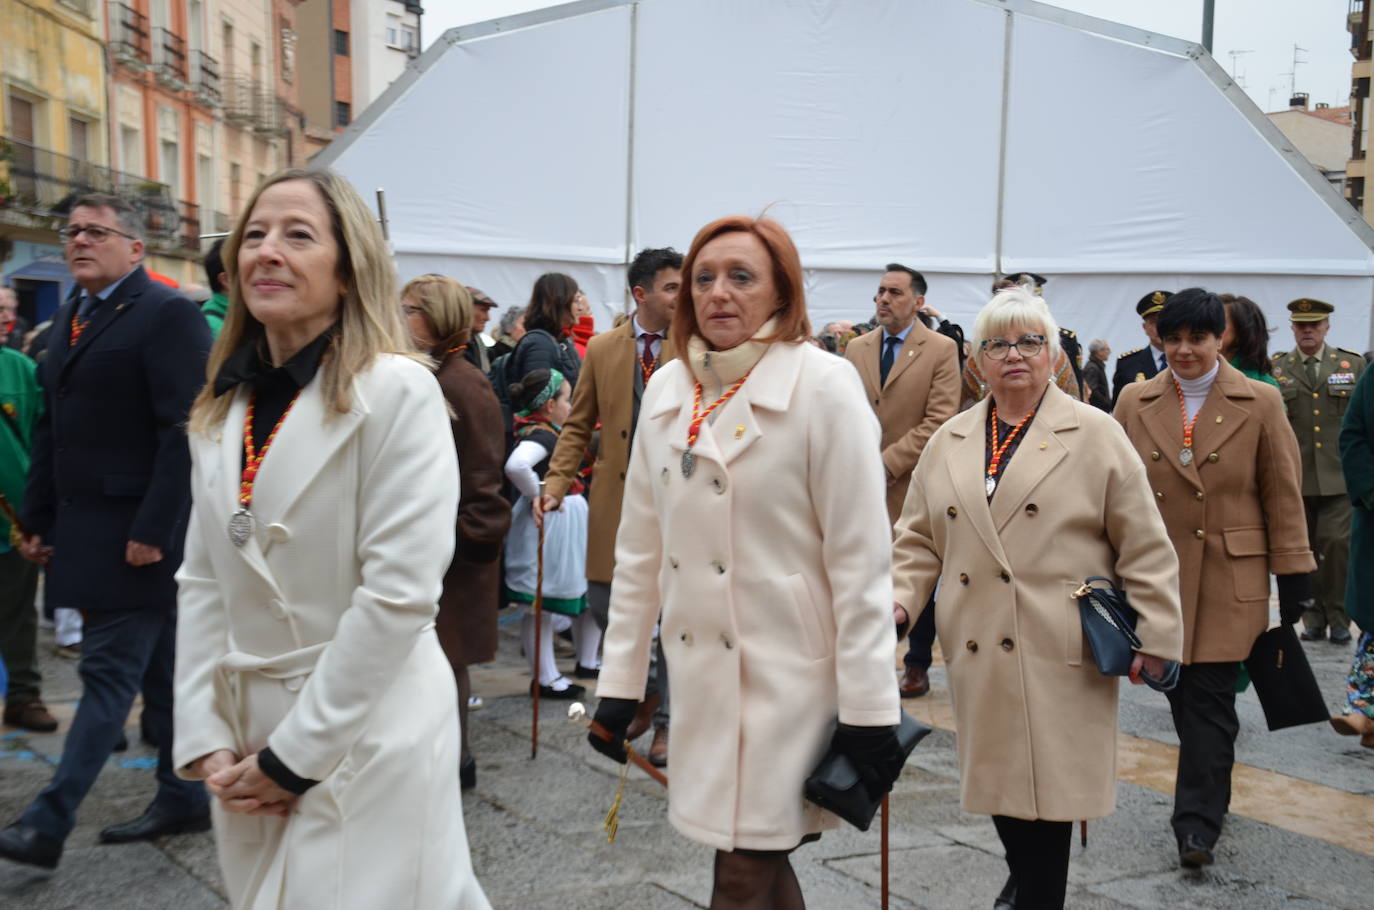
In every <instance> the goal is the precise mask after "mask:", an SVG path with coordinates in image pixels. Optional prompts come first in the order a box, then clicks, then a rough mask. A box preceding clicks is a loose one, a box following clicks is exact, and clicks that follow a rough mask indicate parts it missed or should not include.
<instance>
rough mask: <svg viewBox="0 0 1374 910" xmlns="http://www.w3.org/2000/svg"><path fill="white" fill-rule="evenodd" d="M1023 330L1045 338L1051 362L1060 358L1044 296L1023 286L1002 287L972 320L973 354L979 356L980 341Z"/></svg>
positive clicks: (1055, 329) (1056, 329)
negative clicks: (1033, 292) (1037, 294)
mask: <svg viewBox="0 0 1374 910" xmlns="http://www.w3.org/2000/svg"><path fill="white" fill-rule="evenodd" d="M1016 328H1019V329H1025V330H1026V331H1029V332H1036V333H1038V334H1040V335H1044V336H1045V343H1046V344H1047V345H1048V347H1049V349H1050V360H1051V361H1054V360H1057V359H1058V358H1059V325H1058V323H1056V322H1055V321H1054V317H1053V316H1051V315H1050V308H1049V307H1048V306H1046V305H1045V299H1044V298H1043V297H1037V296H1036V295H1035V294H1032V293H1031V292H1030V291H1028V290H1026V289H1025V288H1023V287H1011V288H1004V289H1003V290H1000V291H998V292H997V293H996V294H994V295H993V298H992V299H991V300H989V301H988V302H987V305H986V306H984V307H983V308H982V309H981V310H979V311H978V316H977V317H976V318H975V319H974V320H973V339H972V341H973V353H974V354H975V355H979V356H981V355H982V353H983V342H984V341H986V340H987V339H990V338H1001V337H1002V336H1003V335H1005V334H1006V333H1007V332H1009V331H1010V330H1012V329H1016Z"/></svg>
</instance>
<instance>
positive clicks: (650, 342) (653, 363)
mask: <svg viewBox="0 0 1374 910" xmlns="http://www.w3.org/2000/svg"><path fill="white" fill-rule="evenodd" d="M640 337H641V338H643V339H644V353H642V354H640V355H639V370H640V373H641V374H642V375H643V377H644V384H645V385H648V384H649V377H650V376H652V375H653V374H654V368H655V367H657V366H658V358H657V357H655V356H654V342H655V341H658V339H659V336H658V335H655V334H653V333H652V332H645V333H644V334H643V335H641V336H640Z"/></svg>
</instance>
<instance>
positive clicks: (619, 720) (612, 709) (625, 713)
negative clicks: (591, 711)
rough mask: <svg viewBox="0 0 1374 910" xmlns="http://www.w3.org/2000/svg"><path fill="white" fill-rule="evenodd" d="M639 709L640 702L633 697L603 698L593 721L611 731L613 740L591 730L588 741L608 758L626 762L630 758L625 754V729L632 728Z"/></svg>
mask: <svg viewBox="0 0 1374 910" xmlns="http://www.w3.org/2000/svg"><path fill="white" fill-rule="evenodd" d="M638 709H639V702H637V701H635V700H634V699H632V698H603V699H601V703H600V704H598V705H597V706H596V716H595V717H593V718H592V722H593V723H595V724H598V725H599V726H601V727H602V728H604V729H605V730H606V732H608V733H610V734H611V740H610V742H607V741H606V740H604V739H602V738H601V737H599V736H597V735H596V731H595V730H590V731H588V732H587V742H589V743H591V744H592V748H593V749H595V750H596V751H598V752H600V753H601V754H602V755H604V756H606V757H607V758H610V759H614V760H615V761H618V762H620V764H622V765H623V764H625V762H627V761H629V760H630V757H629V756H628V755H626V754H625V731H626V730H628V729H630V721H632V720H634V717H635V711H637V710H638Z"/></svg>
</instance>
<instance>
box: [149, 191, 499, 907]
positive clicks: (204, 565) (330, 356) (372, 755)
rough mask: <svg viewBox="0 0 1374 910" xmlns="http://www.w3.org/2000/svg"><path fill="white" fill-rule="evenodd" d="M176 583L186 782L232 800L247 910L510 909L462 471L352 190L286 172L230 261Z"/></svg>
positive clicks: (251, 212) (245, 220)
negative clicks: (450, 626) (463, 720)
mask: <svg viewBox="0 0 1374 910" xmlns="http://www.w3.org/2000/svg"><path fill="white" fill-rule="evenodd" d="M224 261H225V265H226V267H227V271H228V273H229V300H230V303H229V311H228V313H227V315H226V317H225V322H224V329H223V331H222V332H221V333H220V336H219V338H218V340H217V341H216V344H215V347H214V349H213V350H212V352H211V355H210V362H209V368H208V374H209V383H208V384H207V385H206V387H205V389H204V390H203V391H202V392H201V395H200V397H199V398H198V399H197V400H196V403H195V405H194V407H193V409H192V412H191V420H190V439H191V454H192V464H193V470H192V496H193V509H192V514H191V524H190V528H189V530H188V533H187V538H186V558H185V562H184V563H183V565H182V568H181V571H180V572H179V573H178V574H177V581H178V583H179V585H180V597H179V601H178V606H179V609H180V617H179V622H178V638H177V643H178V646H179V647H180V649H181V650H180V652H179V653H178V655H177V674H176V717H175V723H176V743H175V748H174V760H175V762H176V765H177V767H178V769H179V773H181V774H182V775H183V776H185V777H189V778H201V779H204V780H205V781H206V784H207V786H208V787H209V788H210V791H211V792H212V793H213V794H214V795H215V796H216V797H218V799H217V801H216V802H217V805H216V811H215V834H216V842H217V845H218V847H219V855H220V863H221V867H222V869H223V872H224V881H225V886H226V888H227V890H228V892H229V896H230V900H231V902H232V904H233V906H234V907H235V908H254V910H267V908H278V907H282V908H286V907H289V908H292V910H295V908H359V910H364V908H366V910H372V908H376V907H386V906H408V907H445V908H450V907H454V908H465V910H466V908H477V910H484V908H487V907H488V904H487V900H486V898H485V896H484V895H483V894H482V890H481V888H480V887H479V886H478V885H477V882H476V880H475V878H474V877H473V873H472V865H471V861H470V859H469V856H468V847H467V839H466V835H465V833H464V829H463V816H462V808H461V805H460V802H459V792H458V775H457V773H456V769H457V767H458V752H459V745H458V722H457V714H456V711H455V710H454V699H455V697H456V696H455V691H454V683H453V673H452V671H451V670H450V669H449V666H448V662H447V661H446V660H445V658H444V654H443V651H442V650H441V649H440V647H439V642H438V639H437V638H436V636H435V631H434V618H435V614H436V610H437V607H436V604H437V600H438V597H439V592H440V588H441V582H442V579H443V576H444V570H445V569H446V568H447V567H448V564H449V560H450V557H451V556H452V553H453V544H454V520H453V516H454V514H455V512H456V509H457V503H458V466H457V463H456V461H455V459H454V456H453V443H452V437H451V435H450V433H449V429H448V413H447V410H446V408H445V406H444V399H443V396H442V394H441V392H440V389H439V386H438V384H437V383H436V382H435V379H434V376H433V374H432V373H431V372H430V371H429V369H427V368H426V366H425V365H424V364H423V363H421V362H419V360H418V359H416V358H415V357H414V356H412V355H408V354H402V353H399V352H405V351H409V350H410V341H409V338H408V337H407V334H406V331H405V328H404V325H403V323H402V321H401V315H400V311H399V308H398V306H397V303H396V300H397V298H396V291H395V276H394V273H393V271H392V266H391V263H390V262H389V259H388V255H387V250H386V245H385V242H384V241H383V239H382V237H381V234H380V232H379V231H378V229H377V226H376V224H375V222H374V221H373V219H372V217H371V214H370V213H369V212H368V210H367V207H366V205H364V203H363V202H362V200H361V199H360V198H359V197H358V194H357V193H356V192H355V191H354V190H353V189H352V187H350V186H349V185H348V184H347V183H346V182H345V181H343V180H342V179H341V178H340V177H338V176H337V175H334V174H332V173H329V172H316V171H310V172H307V171H299V170H293V171H283V172H282V173H279V174H277V175H276V176H274V177H272V178H271V179H269V180H268V181H267V182H266V183H265V184H264V185H263V186H262V187H261V188H259V190H258V192H257V193H256V194H255V196H254V197H253V199H252V200H251V201H250V203H249V204H248V206H247V208H246V209H245V214H244V215H243V216H242V218H241V219H240V221H239V223H238V225H237V226H236V227H235V229H234V232H233V233H232V234H231V235H230V236H229V239H228V242H227V243H226V244H225V248H224Z"/></svg>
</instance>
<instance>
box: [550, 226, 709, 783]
mask: <svg viewBox="0 0 1374 910" xmlns="http://www.w3.org/2000/svg"><path fill="white" fill-rule="evenodd" d="M626 278H627V281H628V283H629V285H630V294H631V295H632V296H633V297H634V300H635V313H634V316H633V317H632V318H630V319H627V320H625V322H623V323H621V324H620V325H619V326H617V327H616V328H614V329H612V330H611V331H609V332H606V333H605V334H603V335H598V336H596V337H595V338H593V339H592V340H591V341H589V342H588V343H587V356H586V358H585V359H584V360H583V361H582V372H581V373H580V374H579V376H578V381H577V387H576V388H575V389H574V391H573V406H572V414H571V415H570V416H569V417H568V422H567V424H566V425H565V426H564V427H563V432H562V433H561V434H560V435H559V437H558V446H557V448H555V449H554V452H553V456H552V458H551V460H550V461H549V472H548V475H547V476H546V477H545V478H544V499H543V501H542V502H541V504H540V505H541V507H542V509H543V510H544V511H545V512H549V511H553V510H555V509H557V508H559V506H561V505H562V503H563V497H564V496H565V495H567V492H568V485H569V484H570V483H571V482H572V479H573V478H574V477H575V476H577V469H578V467H579V466H580V465H581V463H582V458H583V454H584V453H585V452H586V450H587V447H588V444H589V443H590V442H591V440H592V433H593V431H594V430H596V427H597V424H598V422H599V423H600V425H601V436H600V442H599V444H597V446H596V462H595V466H594V468H593V470H592V483H591V490H590V493H589V495H588V502H587V506H588V508H587V512H588V516H587V601H588V606H589V607H590V608H591V611H592V615H593V616H595V617H596V621H597V624H598V625H600V626H601V628H602V630H603V631H604V630H605V628H606V612H607V609H608V608H609V605H610V601H611V575H612V572H613V571H614V569H615V538H616V529H617V527H618V526H619V524H620V504H621V499H622V497H623V496H624V495H625V472H626V471H628V470H629V464H630V444H631V442H632V441H633V439H634V432H635V425H636V424H637V423H638V422H639V402H640V398H641V397H642V396H643V394H644V387H645V386H646V385H647V384H648V381H649V378H650V377H651V376H652V375H653V373H654V371H655V370H657V369H658V367H659V366H660V365H661V364H664V363H667V362H668V361H670V360H672V359H673V358H674V357H675V356H676V352H675V351H674V349H673V343H672V341H671V340H669V338H668V323H669V320H670V319H671V317H672V315H673V305H674V303H675V301H676V300H677V293H678V288H679V287H680V286H681V283H682V254H681V253H679V252H678V251H677V250H674V249H673V248H672V247H666V248H663V249H652V248H650V249H645V250H642V251H640V253H639V255H638V256H636V257H635V259H634V262H632V263H630V268H629V272H628V274H627V276H626ZM654 682H656V683H657V691H651V692H650V694H649V695H648V696H647V697H646V698H645V700H644V704H643V706H642V716H641V717H639V718H637V719H636V720H637V723H635V724H634V725H632V726H631V728H630V731H629V732H630V733H632V734H634V736H638V735H639V734H640V733H643V732H644V730H645V729H647V727H648V720H649V715H650V714H652V715H653V722H654V742H653V745H652V746H651V747H650V750H649V757H650V760H651V761H653V762H654V763H655V764H657V765H663V764H666V763H667V758H668V671H667V669H666V666H665V664H664V661H663V656H662V651H661V650H660V652H659V664H658V673H657V679H656V680H651V690H652V689H653V683H654ZM634 736H631V737H630V738H631V739H633V738H634Z"/></svg>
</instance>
